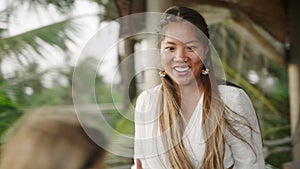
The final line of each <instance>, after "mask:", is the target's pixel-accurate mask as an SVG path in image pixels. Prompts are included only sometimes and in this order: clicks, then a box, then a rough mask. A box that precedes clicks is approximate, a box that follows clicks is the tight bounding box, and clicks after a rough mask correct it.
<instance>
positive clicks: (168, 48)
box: [165, 46, 175, 52]
mask: <svg viewBox="0 0 300 169" xmlns="http://www.w3.org/2000/svg"><path fill="white" fill-rule="evenodd" d="M165 50H166V51H168V52H172V51H174V50H175V47H173V46H167V47H165Z"/></svg>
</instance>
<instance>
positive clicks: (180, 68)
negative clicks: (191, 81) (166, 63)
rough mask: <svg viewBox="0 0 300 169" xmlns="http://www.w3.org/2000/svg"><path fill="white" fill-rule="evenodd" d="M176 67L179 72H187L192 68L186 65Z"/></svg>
mask: <svg viewBox="0 0 300 169" xmlns="http://www.w3.org/2000/svg"><path fill="white" fill-rule="evenodd" d="M174 69H175V70H176V71H177V72H180V73H182V72H186V71H188V70H189V69H190V68H189V67H188V66H185V67H174Z"/></svg>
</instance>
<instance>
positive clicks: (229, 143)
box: [132, 7, 265, 169]
mask: <svg viewBox="0 0 300 169" xmlns="http://www.w3.org/2000/svg"><path fill="white" fill-rule="evenodd" d="M159 34H160V38H159V40H160V41H159V48H160V50H161V54H160V55H161V64H162V70H161V71H160V76H161V82H162V84H161V85H159V86H157V87H155V88H152V89H148V90H146V91H144V92H142V93H141V95H140V96H139V97H138V100H137V103H136V110H135V145H134V149H135V155H134V158H135V165H134V166H133V167H132V168H144V169H146V168H174V169H182V168H184V169H198V168H203V169H228V168H230V169H232V168H233V169H252V168H256V169H263V168H265V166H264V159H263V154H262V142H261V135H260V128H259V124H258V120H257V116H256V113H255V110H254V109H253V106H252V103H251V101H250V99H249V97H248V96H247V94H246V93H245V92H244V91H243V90H242V89H241V88H239V87H236V86H231V85H228V83H224V80H219V79H218V78H217V77H216V75H215V73H214V69H213V64H212V59H211V53H210V52H211V51H210V48H209V40H208V38H209V33H208V27H207V24H206V22H205V20H204V18H203V17H202V16H201V15H200V14H199V13H198V12H196V11H194V10H192V9H190V8H186V7H171V8H169V9H167V10H166V12H165V13H164V14H163V16H162V18H161V23H160V32H159Z"/></svg>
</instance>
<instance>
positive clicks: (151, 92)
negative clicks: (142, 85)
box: [138, 84, 161, 100]
mask: <svg viewBox="0 0 300 169" xmlns="http://www.w3.org/2000/svg"><path fill="white" fill-rule="evenodd" d="M159 94H161V84H160V85H157V86H155V87H153V88H149V89H146V90H144V91H142V92H141V93H140V94H139V96H138V100H140V99H145V98H147V97H148V98H149V99H150V98H153V97H158V95H159Z"/></svg>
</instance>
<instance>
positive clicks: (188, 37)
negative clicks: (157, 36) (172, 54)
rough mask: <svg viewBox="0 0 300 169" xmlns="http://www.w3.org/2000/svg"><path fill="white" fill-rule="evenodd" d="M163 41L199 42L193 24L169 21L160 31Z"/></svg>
mask: <svg viewBox="0 0 300 169" xmlns="http://www.w3.org/2000/svg"><path fill="white" fill-rule="evenodd" d="M162 36H163V37H164V38H163V42H170V41H171V42H172V41H173V42H177V41H178V42H182V43H190V42H199V40H198V39H197V37H198V36H197V34H196V30H195V26H194V25H193V24H191V23H189V22H186V21H183V22H170V23H168V24H167V25H165V27H164V29H163V32H162Z"/></svg>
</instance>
